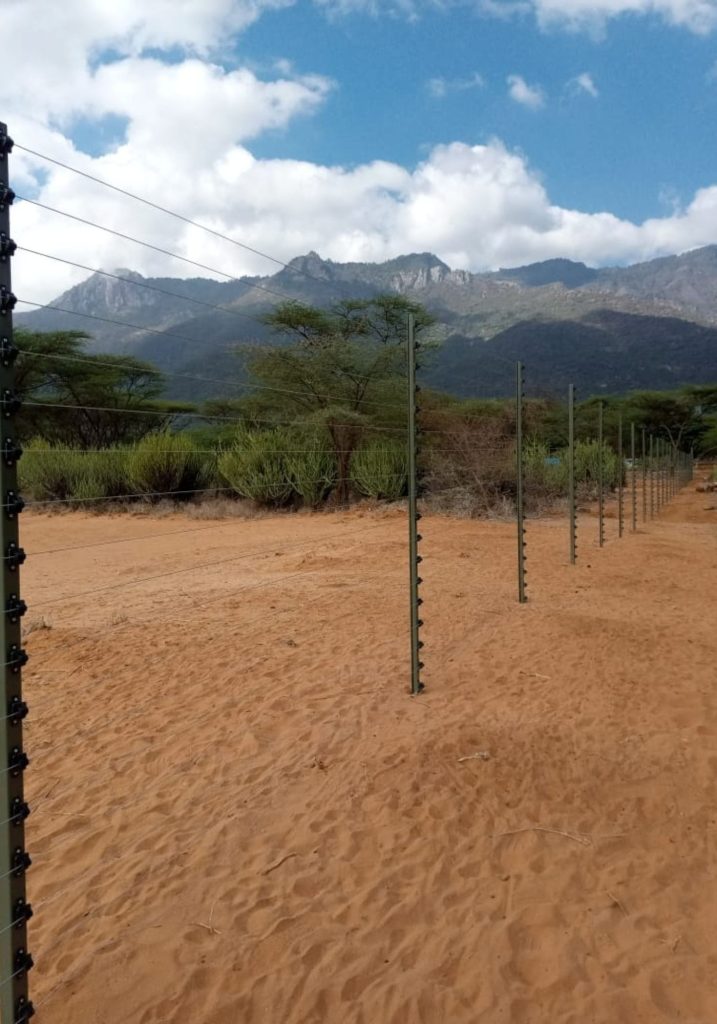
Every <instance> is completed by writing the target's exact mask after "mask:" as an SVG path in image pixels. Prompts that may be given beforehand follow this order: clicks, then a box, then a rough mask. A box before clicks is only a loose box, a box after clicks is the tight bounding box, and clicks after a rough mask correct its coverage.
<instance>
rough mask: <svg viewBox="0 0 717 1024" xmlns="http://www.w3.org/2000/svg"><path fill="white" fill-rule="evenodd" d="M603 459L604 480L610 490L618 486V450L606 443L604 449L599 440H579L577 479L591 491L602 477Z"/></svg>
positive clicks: (576, 453) (576, 451)
mask: <svg viewBox="0 0 717 1024" xmlns="http://www.w3.org/2000/svg"><path fill="white" fill-rule="evenodd" d="M601 461H602V471H603V482H604V484H605V487H606V488H607V489H608V490H610V489H612V488H614V487H617V484H618V477H619V472H620V463H619V460H618V457H617V454H616V452H614V451H613V449H612V448H611V447H610V446H609V445H606V444H603V446H602V451H601V449H600V444H599V442H598V441H578V442H577V443H576V445H575V479H576V481H577V483H578V484H583V485H584V486H585V487H586V488H587V489H588V490H589V491H593V490H594V489H595V488H596V486H597V482H598V480H599V478H600V463H601Z"/></svg>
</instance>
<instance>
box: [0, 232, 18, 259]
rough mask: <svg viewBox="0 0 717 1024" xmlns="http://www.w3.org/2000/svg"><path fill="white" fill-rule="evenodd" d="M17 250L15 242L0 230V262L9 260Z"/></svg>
mask: <svg viewBox="0 0 717 1024" xmlns="http://www.w3.org/2000/svg"><path fill="white" fill-rule="evenodd" d="M16 252H17V243H16V242H13V240H12V238H8V236H7V235H6V234H5V232H4V231H0V263H4V262H5V261H6V260H9V259H10V257H11V256H14V255H15V253H16Z"/></svg>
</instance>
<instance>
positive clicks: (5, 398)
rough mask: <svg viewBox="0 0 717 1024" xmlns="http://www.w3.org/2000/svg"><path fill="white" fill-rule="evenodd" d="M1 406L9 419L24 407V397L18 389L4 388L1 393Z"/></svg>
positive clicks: (4, 414)
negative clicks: (19, 393)
mask: <svg viewBox="0 0 717 1024" xmlns="http://www.w3.org/2000/svg"><path fill="white" fill-rule="evenodd" d="M0 408H1V409H2V414H3V416H4V417H5V419H6V420H9V419H10V418H11V417H12V416H14V415H15V414H16V413H18V412H20V409H22V398H21V397H20V395H18V393H17V391H12V390H11V389H10V388H4V389H3V392H2V395H0Z"/></svg>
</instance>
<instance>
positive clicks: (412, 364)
mask: <svg viewBox="0 0 717 1024" xmlns="http://www.w3.org/2000/svg"><path fill="white" fill-rule="evenodd" d="M417 347H418V346H417V343H416V323H415V320H414V317H413V314H412V313H409V315H408V344H407V346H406V351H407V359H408V567H409V568H408V574H409V589H410V600H409V604H410V616H411V693H412V694H413V695H414V696H415V695H416V694H419V693H420V692H421V691H422V690H423V683H422V682H421V669H422V668H423V662H422V661H421V648H422V647H423V641H422V640H421V639H420V636H419V634H420V628H421V626H422V625H423V623H422V621H421V618H420V615H419V608H420V606H421V604H422V600H421V597H420V596H419V587H420V585H421V583H422V582H423V580H422V579H421V577H420V576H419V575H418V566H419V563H420V561H421V558H420V555H419V554H418V542H419V540H421V535H420V534H419V532H418V521H419V519H420V518H421V514H420V512H419V511H418V481H417V472H416V463H417V461H418V459H417V456H418V430H417V427H416V413H417V412H418V407H417V399H416V396H417V394H418V386H417V384H416V349H417Z"/></svg>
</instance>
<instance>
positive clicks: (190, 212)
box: [3, 0, 717, 326]
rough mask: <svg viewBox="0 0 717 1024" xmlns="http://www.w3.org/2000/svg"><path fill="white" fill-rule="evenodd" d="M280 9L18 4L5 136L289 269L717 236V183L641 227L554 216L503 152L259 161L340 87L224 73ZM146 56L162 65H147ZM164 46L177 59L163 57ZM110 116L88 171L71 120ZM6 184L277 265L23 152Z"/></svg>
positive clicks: (218, 251) (180, 243) (237, 269)
mask: <svg viewBox="0 0 717 1024" xmlns="http://www.w3.org/2000/svg"><path fill="white" fill-rule="evenodd" d="M280 2H281V0H255V2H254V3H248V2H237V0H191V2H190V0H172V2H171V3H170V2H169V0H166V2H165V0H157V2H155V3H152V4H148V3H146V2H144V0H143V3H142V4H140V2H139V0H132V2H130V0H115V2H114V3H113V4H112V5H109V4H105V3H104V2H103V3H101V4H100V3H99V2H98V3H96V4H92V5H89V4H88V3H87V0H64V3H63V4H57V3H55V2H54V0H53V2H52V3H50V2H49V0H20V2H18V0H10V6H9V7H7V6H6V9H5V10H4V12H3V14H4V17H6V19H7V18H8V17H9V19H10V20H11V21H12V20H13V19H17V13H18V11H19V9H20V8H21V7H22V9H23V11H24V12H25V15H26V17H25V18H23V19H20V20H19V21H18V20H15V21H14V29H13V35H14V39H15V45H14V46H13V48H12V49H10V50H8V51H7V53H6V54H5V56H4V60H5V62H6V66H7V65H11V67H8V72H7V76H6V81H7V83H9V86H10V88H11V90H12V91H10V89H8V91H7V97H6V101H5V106H4V111H3V112H4V114H5V116H6V117H7V120H8V122H9V124H10V128H11V133H12V134H13V135H14V136H15V139H16V141H17V142H18V143H20V144H23V145H25V146H29V147H31V148H33V149H37V150H39V151H41V152H44V153H48V154H50V155H52V156H55V157H56V158H57V159H60V160H63V161H65V162H66V163H69V164H71V165H73V166H76V167H78V168H79V169H81V170H84V171H86V172H88V173H90V174H94V175H96V176H97V177H99V178H102V179H105V180H106V181H109V182H112V183H114V184H116V185H118V186H120V187H123V188H125V189H128V190H130V191H133V192H136V193H137V194H139V195H142V196H145V197H146V198H148V199H150V200H152V201H154V202H156V203H159V204H161V205H163V206H168V207H170V208H172V209H174V210H177V211H178V212H180V213H182V214H184V215H186V216H187V217H190V218H192V219H194V220H197V221H200V222H203V223H206V224H207V225H209V226H211V227H213V228H214V229H216V230H217V231H221V232H224V233H226V234H228V235H230V236H232V237H235V238H237V239H238V240H240V241H242V242H244V243H246V244H247V245H250V246H252V247H254V248H256V249H261V250H263V251H265V252H268V253H271V254H273V255H275V256H277V257H279V258H280V259H283V260H289V259H291V258H292V257H294V256H296V255H297V254H300V253H304V252H307V251H308V250H310V249H316V250H318V251H319V252H321V253H322V255H324V256H327V257H330V258H332V259H335V260H383V259H387V258H390V257H392V256H396V255H398V254H400V253H405V252H410V251H423V250H427V249H430V250H432V251H434V252H435V253H437V255H439V256H440V257H442V258H443V259H445V260H446V262H448V263H449V264H451V265H453V266H457V267H465V268H469V269H473V270H478V269H486V268H491V267H498V266H509V265H515V264H518V263H523V262H527V261H531V260H537V259H545V258H547V257H550V256H568V257H573V258H575V259H583V260H586V261H587V262H591V263H605V262H613V261H626V260H634V259H642V258H649V257H651V256H655V255H661V254H664V253H669V252H674V251H680V250H684V249H688V248H693V247H696V246H698V245H703V244H707V243H710V242H714V241H716V240H717V185H715V186H713V187H709V188H704V189H702V190H700V191H699V192H698V193H697V194H696V195H695V196H694V198H693V199H692V201H691V202H690V203H688V204H686V205H685V206H684V207H676V208H674V209H672V210H668V211H666V215H665V216H664V217H658V218H653V219H651V220H648V221H645V222H644V223H642V224H634V223H631V222H630V221H626V220H621V219H619V218H618V217H615V216H614V215H612V214H610V213H608V212H604V213H597V214H589V213H582V212H581V211H578V210H570V209H565V208H563V207H560V206H558V205H556V204H555V203H553V202H552V201H551V199H550V197H549V196H548V194H547V191H546V189H545V186H544V185H543V183H542V181H541V179H540V176H539V175H538V173H537V172H536V171H535V170H533V169H532V168H531V167H530V166H529V165H528V163H527V162H526V160H525V158H524V157H523V156H522V155H520V154H518V153H515V152H511V151H510V150H508V149H506V148H505V147H504V146H503V145H502V144H501V143H500V142H498V141H493V142H490V143H488V144H486V145H480V146H469V145H465V144H463V143H461V142H456V143H453V144H452V145H447V146H438V147H436V148H435V149H433V150H432V152H431V153H430V154H429V156H428V157H427V159H425V160H424V161H423V162H422V163H421V164H419V165H418V166H417V167H415V168H405V167H402V166H400V165H398V164H395V163H388V162H382V161H374V162H371V163H367V164H363V165H361V166H358V167H355V168H351V169H347V168H343V167H339V166H323V165H319V164H314V163H309V162H306V161H297V160H281V159H275V160H263V159H257V158H256V157H254V156H253V155H252V153H251V151H250V149H249V148H248V145H249V143H250V140H251V139H253V138H255V137H256V136H257V135H259V134H260V133H261V132H264V131H267V130H276V129H281V128H282V127H284V126H285V125H287V124H288V123H290V121H291V120H292V119H293V118H296V117H298V116H301V115H307V114H311V113H313V112H315V111H316V110H317V109H318V108H320V106H321V104H322V103H323V102H324V100H325V98H326V95H327V93H328V91H329V90H330V88H331V85H330V83H329V82H327V81H326V80H325V79H323V78H321V77H318V76H311V75H303V76H302V75H299V74H297V73H296V72H295V71H294V70H293V68H292V66H291V65H289V64H282V65H281V66H280V67H277V68H276V69H275V71H274V74H275V75H277V76H278V77H276V78H275V79H274V80H272V81H262V80H261V79H259V78H258V77H257V76H256V75H255V74H253V73H252V72H250V71H248V70H247V69H245V68H234V69H232V68H227V67H226V66H224V65H223V64H220V63H218V62H217V57H216V56H215V54H216V53H217V49H216V48H217V47H219V46H220V45H222V44H223V42H224V40H225V38H226V33H228V32H236V31H237V30H238V29H240V28H241V27H242V26H243V25H245V24H247V23H248V21H250V20H251V19H252V18H253V17H256V16H257V15H258V13H259V11H260V10H261V9H262V7H270V6H275V5H276V3H280ZM616 2H617V0H616ZM160 11H163V15H164V19H165V20H163V19H162V17H160V15H159V14H158V12H160ZM85 14H86V15H87V19H86V20H83V16H82V15H85ZM75 21H76V23H77V25H76V27H77V32H76V34H75V35H73V34H72V32H70V31H69V30H70V27H71V26H72V24H73V22H75ZM58 39H65V40H66V42H65V45H63V46H58V45H57V40H58ZM150 44H151V45H152V47H153V55H152V56H151V57H150V56H148V55H146V54H145V53H144V51H143V47H144V46H145V45H150ZM108 47H112V52H113V56H112V60H111V61H108V60H106V61H105V62H104V63H103V62H102V61H100V60H99V57H100V55H102V54H103V53H105V54H106V52H107V49H108ZM157 47H160V49H157ZM161 47H165V48H170V49H171V55H170V54H169V53H167V54H166V60H163V59H161V57H162V52H163V51H162V49H161ZM29 52H33V53H34V54H35V57H34V59H33V60H32V61H27V59H26V55H27V53H29ZM210 54H211V57H212V59H211V60H209V59H207V57H208V55H210ZM170 56H171V59H170ZM202 57H203V58H204V59H200V58H202ZM516 80H517V76H516ZM446 81H447V83H448V81H450V80H446ZM520 81H521V82H522V80H520ZM523 86H524V88H525V89H527V90H532V89H534V87H532V86H528V85H527V84H526V83H524V82H523ZM446 88H447V89H448V84H446ZM107 117H112V118H119V123H121V124H122V126H123V128H122V132H121V135H122V137H121V139H120V140H119V142H118V144H117V145H116V146H115V147H114V148H113V149H112V150H111V151H109V152H106V153H103V154H102V155H99V156H94V157H93V156H90V155H88V154H87V153H83V152H81V151H79V150H78V149H77V147H75V146H74V145H73V143H72V142H71V140H70V132H71V130H72V127H73V125H74V123H75V122H76V120H77V119H78V118H83V119H89V120H90V121H92V120H93V119H100V120H101V119H103V118H107ZM12 173H13V179H12V180H13V184H14V186H15V188H16V190H17V191H18V192H20V193H23V192H25V193H28V192H29V194H30V195H35V196H36V197H37V198H38V199H39V200H40V201H41V202H43V203H46V204H48V205H50V206H53V207H57V208H58V209H60V210H66V211H68V212H70V213H74V214H76V215H77V216H80V217H84V218H87V219H88V220H91V221H95V222H97V223H98V224H103V225H106V226H107V227H109V228H113V229H116V230H117V231H121V232H123V233H124V234H126V235H132V236H135V237H137V238H140V239H147V240H149V241H151V242H152V243H153V244H154V245H156V246H159V247H160V248H163V249H167V250H170V251H172V252H176V253H179V254H180V255H183V256H186V257H188V258H189V259H194V260H198V261H199V262H201V263H204V264H207V265H209V266H213V267H217V268H222V269H225V270H226V271H227V272H228V273H229V274H232V275H236V276H240V275H242V274H247V273H250V274H257V273H263V274H265V273H270V272H272V271H273V270H274V269H275V266H273V265H272V264H271V263H269V262H267V261H266V260H264V259H262V258H261V257H259V256H256V255H253V254H251V253H249V252H247V251H245V250H243V249H241V248H238V247H236V246H233V245H231V244H230V243H227V242H224V241H222V240H220V239H217V238H212V237H211V236H209V235H207V234H206V233H204V232H202V231H200V230H198V229H196V228H192V227H191V226H189V225H186V224H183V223H182V222H181V221H177V220H174V219H171V218H169V217H167V216H166V215H164V214H161V213H159V212H158V211H153V210H151V209H148V208H147V207H146V206H142V205H141V204H138V203H136V202H133V201H132V200H131V199H128V198H123V197H120V196H118V195H117V194H116V193H112V192H110V191H108V190H107V189H104V188H103V187H102V186H100V185H95V184H92V183H91V182H88V181H86V180H84V179H81V178H78V177H77V176H76V175H74V174H73V173H71V172H69V171H65V170H63V169H61V168H58V167H54V166H52V165H48V164H46V163H45V162H44V161H42V160H39V159H37V158H35V157H30V156H28V155H27V154H26V153H23V152H22V150H21V149H19V148H17V149H16V150H15V153H14V154H13V156H12ZM12 221H13V236H14V237H15V239H16V241H17V242H18V243H19V244H20V245H21V246H24V247H26V248H30V249H37V250H40V251H43V252H47V253H51V254H56V255H57V256H60V257H63V258H66V259H69V260H74V261H77V262H79V263H83V264H87V265H89V266H98V267H105V268H113V267H117V266H125V267H127V266H129V267H133V268H135V269H137V270H139V271H140V272H142V273H145V274H148V275H153V274H154V275H173V276H188V275H194V274H196V273H197V271H196V269H193V268H191V267H188V266H187V265H186V264H182V263H181V262H177V261H175V260H173V259H171V258H170V257H167V256H164V255H162V254H161V253H158V252H151V251H149V250H147V249H143V248H140V247H138V246H136V245H134V244H133V243H131V242H129V241H123V240H121V239H119V238H116V237H113V236H112V235H109V234H106V233H101V232H99V231H96V230H94V229H92V228H90V227H84V226H82V225H80V224H77V223H76V222H71V221H68V220H67V219H65V218H62V217H59V216H56V215H54V214H51V213H47V212H45V211H42V210H40V209H38V208H37V207H34V206H31V205H29V204H27V203H22V202H18V203H17V204H16V206H15V207H14V208H13V214H12ZM13 273H14V284H15V291H16V292H17V294H18V295H20V296H21V297H24V298H28V299H33V300H36V301H40V302H42V301H47V300H49V299H51V298H53V297H54V296H56V295H57V294H59V293H60V292H61V291H63V290H64V289H66V288H67V287H69V286H70V285H71V284H74V283H76V282H77V281H79V280H81V279H82V278H83V277H84V276H86V274H85V273H84V272H83V271H78V270H74V269H72V268H69V267H67V266H63V265H61V264H57V263H52V262H49V261H47V260H43V259H41V258H39V257H35V256H31V255H29V254H27V253H18V254H17V256H16V259H15V262H14V266H13ZM78 326H79V324H78Z"/></svg>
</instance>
